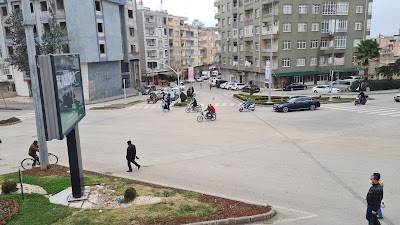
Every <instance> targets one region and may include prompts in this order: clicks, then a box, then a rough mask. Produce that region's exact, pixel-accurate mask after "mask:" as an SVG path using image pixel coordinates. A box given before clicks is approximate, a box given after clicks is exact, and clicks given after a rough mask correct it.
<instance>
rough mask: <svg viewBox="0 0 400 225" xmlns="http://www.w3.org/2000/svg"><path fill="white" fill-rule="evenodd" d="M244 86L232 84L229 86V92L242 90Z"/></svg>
mask: <svg viewBox="0 0 400 225" xmlns="http://www.w3.org/2000/svg"><path fill="white" fill-rule="evenodd" d="M244 86H246V85H245V84H242V83H234V84H232V85H231V86H230V90H237V91H238V90H242V89H243V88H244Z"/></svg>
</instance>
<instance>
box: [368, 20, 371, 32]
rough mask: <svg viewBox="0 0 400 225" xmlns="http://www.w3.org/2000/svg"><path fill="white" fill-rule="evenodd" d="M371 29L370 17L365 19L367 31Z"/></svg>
mask: <svg viewBox="0 0 400 225" xmlns="http://www.w3.org/2000/svg"><path fill="white" fill-rule="evenodd" d="M370 30H371V19H368V20H367V31H370Z"/></svg>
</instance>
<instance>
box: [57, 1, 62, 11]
mask: <svg viewBox="0 0 400 225" xmlns="http://www.w3.org/2000/svg"><path fill="white" fill-rule="evenodd" d="M56 5H57V9H58V10H63V9H64V1H63V0H57V1H56Z"/></svg>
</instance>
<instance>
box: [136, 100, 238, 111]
mask: <svg viewBox="0 0 400 225" xmlns="http://www.w3.org/2000/svg"><path fill="white" fill-rule="evenodd" d="M173 104H174V102H173V103H171V105H173ZM211 104H213V103H211ZM200 105H201V107H202V108H204V109H205V108H207V105H206V104H200ZM240 105H241V104H239V103H226V102H224V103H214V104H213V106H214V107H240ZM128 109H131V110H132V109H161V105H160V104H158V103H157V104H139V105H134V106H132V107H129V108H128Z"/></svg>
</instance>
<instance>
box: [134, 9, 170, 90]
mask: <svg viewBox="0 0 400 225" xmlns="http://www.w3.org/2000/svg"><path fill="white" fill-rule="evenodd" d="M136 21H137V26H138V38H139V46H140V69H141V74H142V80H143V81H144V82H147V83H156V84H157V82H158V80H159V79H160V78H161V77H162V76H163V75H170V71H169V68H168V67H167V66H165V65H169V55H170V54H169V45H168V12H167V11H155V10H150V8H147V7H144V6H143V5H142V4H138V5H137V18H136Z"/></svg>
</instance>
